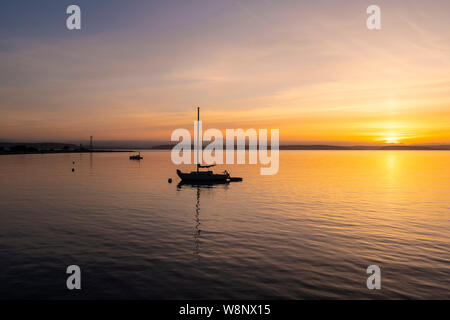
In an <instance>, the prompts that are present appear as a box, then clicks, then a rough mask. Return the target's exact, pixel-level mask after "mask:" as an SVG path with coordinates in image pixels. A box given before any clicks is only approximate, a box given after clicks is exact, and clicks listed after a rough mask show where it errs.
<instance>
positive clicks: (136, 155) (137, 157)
mask: <svg viewBox="0 0 450 320" xmlns="http://www.w3.org/2000/svg"><path fill="white" fill-rule="evenodd" d="M142 159H144V157H141V153H140V152H139V154H135V155H134V156H130V160H142Z"/></svg>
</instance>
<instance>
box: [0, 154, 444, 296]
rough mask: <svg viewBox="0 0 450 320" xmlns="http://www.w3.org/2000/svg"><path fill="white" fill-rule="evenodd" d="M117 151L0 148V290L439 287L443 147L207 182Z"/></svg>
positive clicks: (288, 161)
mask: <svg viewBox="0 0 450 320" xmlns="http://www.w3.org/2000/svg"><path fill="white" fill-rule="evenodd" d="M128 155H129V154H127V153H105V154H93V155H89V154H83V155H79V154H56V155H17V156H0V298H2V299H5V298H6V299H10V298H52V299H53V298H64V299H65V298H89V299H90V298H102V299H103V298H105V299H106V298H128V299H131V298H144V299H183V298H185V299H187V298H189V299H205V298H211V299H228V298H236V299H244V298H246V299H255V298H285V299H305V298H362V299H371V298H441V299H442V298H444V299H449V298H450V290H449V288H450V253H449V248H450V167H449V164H450V152H445V151H444V152H431V151H367V152H365V151H282V152H281V155H280V171H279V174H278V175H276V176H260V175H259V168H258V166H247V165H235V166H227V168H228V169H229V171H231V173H232V174H233V175H235V176H242V177H244V181H243V182H240V183H232V184H229V185H219V186H215V187H213V188H196V187H190V186H182V187H181V188H177V182H178V178H176V177H175V170H176V167H175V166H173V165H172V164H171V161H170V153H169V152H145V153H143V156H144V160H143V161H141V162H137V161H130V160H128ZM73 160H75V161H76V165H75V168H76V171H75V172H74V173H72V172H71V169H72V161H73ZM224 168H225V167H219V168H218V169H217V170H223V169H224ZM169 177H172V178H174V180H175V181H174V183H172V184H169V183H167V179H168V178H169ZM71 264H76V265H79V266H80V267H81V269H82V290H81V291H77V292H74V291H69V290H67V289H66V284H65V283H66V276H67V275H66V273H65V271H66V267H67V266H68V265H71ZM371 264H377V265H380V267H381V269H382V289H381V290H380V291H369V290H368V289H367V288H366V277H367V275H366V272H365V269H366V268H367V266H368V265H371Z"/></svg>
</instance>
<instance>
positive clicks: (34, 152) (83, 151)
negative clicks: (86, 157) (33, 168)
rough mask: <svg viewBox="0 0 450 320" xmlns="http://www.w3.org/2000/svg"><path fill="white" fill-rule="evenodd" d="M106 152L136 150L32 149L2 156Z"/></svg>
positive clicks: (10, 152) (0, 154) (3, 153)
mask: <svg viewBox="0 0 450 320" xmlns="http://www.w3.org/2000/svg"><path fill="white" fill-rule="evenodd" d="M105 152H135V151H131V150H74V151H70V150H69V151H66V150H62V151H57V150H55V151H30V152H26V151H24V152H18V151H17V152H16V151H0V156H7V155H21V154H22V155H23V154H57V153H105Z"/></svg>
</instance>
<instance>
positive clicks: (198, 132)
mask: <svg viewBox="0 0 450 320" xmlns="http://www.w3.org/2000/svg"><path fill="white" fill-rule="evenodd" d="M199 147H200V107H197V172H198V169H199V167H200V158H199V155H200V154H199V150H198V148H199Z"/></svg>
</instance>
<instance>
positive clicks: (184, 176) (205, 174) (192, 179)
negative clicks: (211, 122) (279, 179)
mask: <svg viewBox="0 0 450 320" xmlns="http://www.w3.org/2000/svg"><path fill="white" fill-rule="evenodd" d="M197 121H200V108H197ZM197 130H199V128H198V127H197ZM197 136H198V137H199V134H198V133H197ZM201 145H202V143H201V142H200V141H199V143H198V146H201ZM198 152H199V150H198V148H197V153H198ZM197 157H198V155H197ZM214 166H215V164H212V165H207V166H202V165H201V164H199V163H198V164H197V171H191V172H189V173H184V172H181V170H177V175H178V176H179V177H180V179H181V182H183V183H190V184H193V183H194V184H216V183H228V182H233V181H242V178H239V177H231V176H230V174H229V173H228V172H227V171H226V170H225V171H224V172H223V173H213V172H212V171H200V169H202V168H211V167H214Z"/></svg>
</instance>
